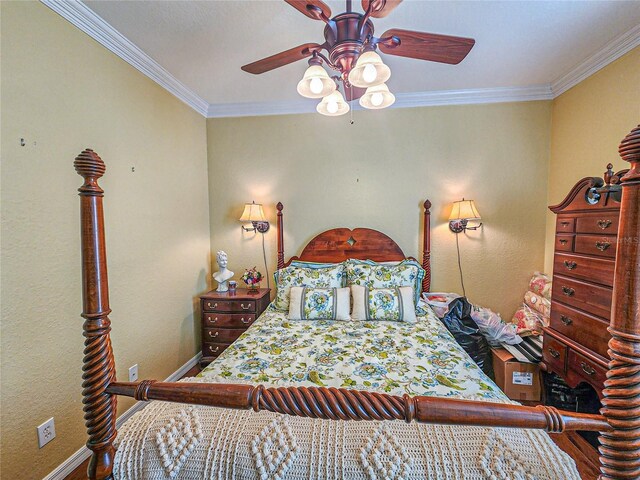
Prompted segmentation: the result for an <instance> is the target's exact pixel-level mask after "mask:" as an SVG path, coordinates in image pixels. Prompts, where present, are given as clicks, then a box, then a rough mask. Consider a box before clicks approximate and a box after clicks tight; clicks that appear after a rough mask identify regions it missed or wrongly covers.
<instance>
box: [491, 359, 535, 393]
mask: <svg viewBox="0 0 640 480" xmlns="http://www.w3.org/2000/svg"><path fill="white" fill-rule="evenodd" d="M491 351H492V353H493V371H494V373H495V376H496V384H497V385H498V386H499V387H500V388H501V389H502V391H503V392H504V393H506V394H507V397H509V398H510V399H511V400H518V401H520V400H526V401H529V402H531V401H536V402H538V401H540V391H541V383H540V381H541V380H540V366H539V365H537V364H534V363H523V362H519V361H518V360H516V359H515V358H514V356H513V355H511V354H510V353H509V352H508V351H507V350H505V349H504V348H492V349H491Z"/></svg>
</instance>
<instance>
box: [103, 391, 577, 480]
mask: <svg viewBox="0 0 640 480" xmlns="http://www.w3.org/2000/svg"><path fill="white" fill-rule="evenodd" d="M117 448H118V451H117V454H116V459H115V469H114V473H115V478H116V479H119V480H125V479H137V480H140V479H167V478H168V479H174V478H175V479H215V480H218V479H220V480H222V479H242V480H244V479H247V480H249V479H251V480H255V479H261V480H267V479H274V480H285V479H292V480H312V479H313V480H320V479H323V480H324V479H336V480H337V479H349V480H374V479H381V480H382V479H385V480H386V479H389V480H393V479H398V480H401V479H404V480H410V479H415V480H425V479H438V480H441V479H478V480H480V479H483V480H484V479H486V480H498V479H499V480H534V479H535V480H544V479H548V480H558V479H576V480H579V479H580V477H579V475H578V472H577V470H576V467H575V464H574V462H573V460H572V459H571V458H570V457H569V456H568V455H567V454H565V453H564V452H562V451H561V450H560V449H559V448H558V447H557V446H556V445H555V444H554V443H553V442H552V441H551V439H550V438H549V436H548V435H547V434H546V433H545V432H542V431H536V430H519V429H509V428H484V427H465V426H453V427H452V426H441V425H423V424H416V423H413V424H407V423H405V422H401V421H396V422H367V421H362V422H354V421H350V422H337V421H330V420H316V419H308V418H298V417H289V416H285V415H278V414H274V413H270V412H259V413H255V412H253V411H238V410H226V409H220V408H214V407H200V406H192V405H178V404H171V403H165V402H151V403H150V404H149V405H148V406H147V407H146V408H145V409H143V410H142V411H140V412H138V413H137V414H135V415H134V416H133V417H132V418H131V419H130V420H129V421H128V422H127V423H126V424H125V425H124V426H123V428H121V429H120V431H119V433H118V439H117Z"/></svg>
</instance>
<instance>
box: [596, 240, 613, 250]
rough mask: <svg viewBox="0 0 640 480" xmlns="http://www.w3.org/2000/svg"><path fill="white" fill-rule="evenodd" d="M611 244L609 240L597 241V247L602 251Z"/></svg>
mask: <svg viewBox="0 0 640 480" xmlns="http://www.w3.org/2000/svg"><path fill="white" fill-rule="evenodd" d="M610 246H611V244H610V243H609V242H596V248H597V249H598V250H600V251H601V252H604V251H605V250H606V249H607V248H609V247H610Z"/></svg>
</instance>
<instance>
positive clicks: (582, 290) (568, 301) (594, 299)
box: [551, 275, 613, 322]
mask: <svg viewBox="0 0 640 480" xmlns="http://www.w3.org/2000/svg"><path fill="white" fill-rule="evenodd" d="M612 293H613V292H612V290H611V288H609V287H603V286H601V285H594V284H593V283H588V282H582V281H580V280H574V279H572V278H567V277H561V276H559V275H554V276H553V287H552V290H551V300H552V302H561V303H564V304H565V305H570V306H572V307H575V308H579V309H580V310H584V311H585V312H589V313H593V314H594V315H597V316H599V317H601V318H602V319H603V320H605V321H607V322H608V321H609V319H610V318H611V297H612Z"/></svg>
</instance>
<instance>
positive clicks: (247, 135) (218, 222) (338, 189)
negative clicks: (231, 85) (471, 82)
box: [207, 102, 551, 318]
mask: <svg viewBox="0 0 640 480" xmlns="http://www.w3.org/2000/svg"><path fill="white" fill-rule="evenodd" d="M354 119H355V124H354V125H350V124H349V119H348V117H342V118H328V117H323V116H321V115H317V114H313V115H287V116H274V117H259V118H236V119H211V120H208V122H207V125H208V142H209V147H208V156H209V196H210V205H211V207H210V216H211V249H212V251H213V252H215V251H216V250H220V249H223V250H226V251H227V253H228V254H229V258H230V261H229V265H230V268H231V269H232V270H234V271H235V272H236V277H238V276H239V275H240V274H241V273H242V269H243V268H246V267H251V266H253V265H257V266H258V267H259V269H261V270H264V269H263V267H262V266H261V265H262V264H263V261H262V250H261V243H260V238H259V237H257V238H254V234H253V233H244V232H242V231H241V229H240V223H239V222H238V218H239V217H240V214H241V213H242V206H243V204H244V203H245V202H247V201H251V200H255V201H256V202H261V203H264V204H265V210H266V213H267V215H268V217H269V219H270V220H271V221H272V222H274V224H273V225H272V227H273V228H272V229H271V230H270V231H269V232H268V233H267V234H266V247H267V258H268V260H269V266H270V271H271V272H272V271H273V268H274V266H275V258H276V243H275V242H276V231H275V207H274V205H275V203H276V202H277V201H282V202H283V203H284V205H285V210H284V213H285V247H286V257H287V258H288V257H290V256H292V255H294V254H298V253H299V252H300V249H301V248H302V247H303V246H304V245H305V244H306V243H307V242H308V241H309V240H310V239H311V238H312V237H313V236H315V235H316V234H318V233H320V232H322V231H323V230H326V229H329V228H333V227H338V226H347V227H352V228H353V227H357V226H366V227H371V228H375V229H378V230H381V231H383V232H385V233H387V234H388V235H390V236H391V237H392V238H393V239H395V240H396V241H397V242H398V243H399V245H400V247H402V249H403V250H404V252H405V254H407V255H411V256H415V257H418V258H421V257H420V248H421V247H420V241H421V219H422V209H421V204H422V202H423V201H424V200H425V198H429V199H430V200H431V201H432V202H433V209H432V213H433V222H432V239H433V247H432V254H433V289H432V290H434V291H460V290H461V289H460V283H459V275H458V268H457V263H456V253H455V237H454V235H453V234H452V233H451V232H450V231H449V229H448V224H447V218H448V214H449V210H450V206H451V202H453V201H454V200H459V199H460V198H461V197H463V196H464V197H466V198H472V199H474V200H475V201H476V204H477V206H478V209H479V210H480V213H481V215H482V217H483V221H484V222H485V223H484V227H483V228H482V229H481V230H478V231H475V232H469V233H468V235H461V237H460V248H461V251H462V263H463V268H464V273H465V283H466V289H467V295H468V296H469V297H470V298H471V299H472V300H473V301H475V302H478V303H480V304H483V305H486V306H488V307H491V308H493V309H495V310H496V311H498V312H500V313H501V314H502V315H503V316H505V317H509V318H510V317H511V315H512V314H513V312H514V311H515V309H516V308H517V306H518V304H519V303H521V302H522V296H523V294H524V292H525V290H526V286H527V280H528V279H529V277H530V275H531V274H532V273H533V271H534V270H539V269H541V268H542V266H543V257H544V228H545V209H546V202H547V194H546V186H547V166H548V155H549V132H550V121H551V102H527V103H511V104H494V105H473V106H449V107H431V108H412V109H395V110H394V109H392V110H386V111H380V112H355V114H354Z"/></svg>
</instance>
